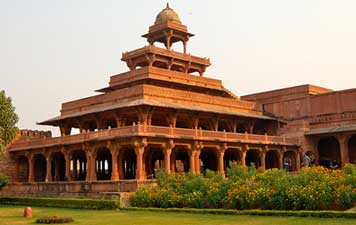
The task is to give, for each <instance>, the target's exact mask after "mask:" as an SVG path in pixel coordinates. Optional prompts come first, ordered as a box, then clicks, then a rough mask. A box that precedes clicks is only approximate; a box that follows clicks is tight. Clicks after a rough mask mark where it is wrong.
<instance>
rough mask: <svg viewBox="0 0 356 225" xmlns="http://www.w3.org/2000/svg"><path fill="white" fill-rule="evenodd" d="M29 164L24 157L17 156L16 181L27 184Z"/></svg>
mask: <svg viewBox="0 0 356 225" xmlns="http://www.w3.org/2000/svg"><path fill="white" fill-rule="evenodd" d="M29 169H30V168H29V162H28V158H27V157H26V156H19V157H18V159H17V181H18V182H28V176H29Z"/></svg>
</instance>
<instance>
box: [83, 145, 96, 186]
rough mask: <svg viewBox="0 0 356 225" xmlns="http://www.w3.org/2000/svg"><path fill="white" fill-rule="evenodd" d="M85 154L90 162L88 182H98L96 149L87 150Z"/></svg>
mask: <svg viewBox="0 0 356 225" xmlns="http://www.w3.org/2000/svg"><path fill="white" fill-rule="evenodd" d="M85 154H86V157H87V162H88V172H87V175H86V178H85V180H86V181H96V162H95V161H96V151H95V149H94V148H89V147H88V148H86V149H85Z"/></svg>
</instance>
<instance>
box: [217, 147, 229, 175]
mask: <svg viewBox="0 0 356 225" xmlns="http://www.w3.org/2000/svg"><path fill="white" fill-rule="evenodd" d="M226 149H227V146H226V144H222V145H221V146H220V147H219V148H218V151H217V155H218V171H219V173H220V174H221V175H222V176H225V169H224V154H225V150H226Z"/></svg>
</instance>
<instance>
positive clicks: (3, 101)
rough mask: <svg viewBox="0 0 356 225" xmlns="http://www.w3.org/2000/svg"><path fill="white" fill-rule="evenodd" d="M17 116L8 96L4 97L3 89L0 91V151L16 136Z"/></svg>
mask: <svg viewBox="0 0 356 225" xmlns="http://www.w3.org/2000/svg"><path fill="white" fill-rule="evenodd" d="M18 120H19V117H18V116H17V114H16V113H15V107H14V106H13V105H12V101H11V98H10V97H6V94H5V91H1V92H0V152H2V151H3V149H4V147H5V146H6V145H7V144H9V143H10V142H11V141H12V140H13V139H14V138H15V136H16V131H17V127H16V123H17V122H18Z"/></svg>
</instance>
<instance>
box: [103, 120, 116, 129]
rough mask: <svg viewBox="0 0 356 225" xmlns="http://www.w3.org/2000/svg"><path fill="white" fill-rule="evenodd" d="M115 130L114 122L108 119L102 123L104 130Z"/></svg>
mask: <svg viewBox="0 0 356 225" xmlns="http://www.w3.org/2000/svg"><path fill="white" fill-rule="evenodd" d="M111 128H117V124H116V120H115V119H114V118H109V119H106V120H105V121H104V129H111Z"/></svg>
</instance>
